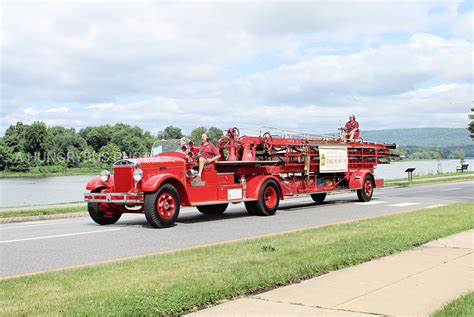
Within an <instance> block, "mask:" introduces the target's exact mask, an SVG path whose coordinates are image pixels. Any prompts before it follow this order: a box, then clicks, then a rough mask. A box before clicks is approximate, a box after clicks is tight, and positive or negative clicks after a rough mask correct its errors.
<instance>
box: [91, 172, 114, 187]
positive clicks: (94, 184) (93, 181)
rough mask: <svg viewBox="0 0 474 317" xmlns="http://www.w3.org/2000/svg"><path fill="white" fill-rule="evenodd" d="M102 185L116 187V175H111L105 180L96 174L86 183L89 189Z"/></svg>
mask: <svg viewBox="0 0 474 317" xmlns="http://www.w3.org/2000/svg"><path fill="white" fill-rule="evenodd" d="M100 187H108V188H113V187H114V176H113V175H110V177H109V180H108V181H107V182H103V181H101V180H100V176H95V177H94V178H92V179H91V180H90V181H89V182H88V183H87V185H86V189H87V190H94V189H97V188H100Z"/></svg>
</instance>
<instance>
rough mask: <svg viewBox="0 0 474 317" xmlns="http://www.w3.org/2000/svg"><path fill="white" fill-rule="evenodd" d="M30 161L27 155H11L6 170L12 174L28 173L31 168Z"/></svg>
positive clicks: (22, 153) (21, 153)
mask: <svg viewBox="0 0 474 317" xmlns="http://www.w3.org/2000/svg"><path fill="white" fill-rule="evenodd" d="M31 165H32V164H31V160H30V156H29V155H28V153H25V152H16V153H13V157H12V160H11V161H10V163H9V164H8V170H9V171H12V172H28V171H29V170H30V168H31Z"/></svg>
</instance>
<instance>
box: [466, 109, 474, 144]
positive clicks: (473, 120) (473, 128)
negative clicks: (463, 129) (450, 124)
mask: <svg viewBox="0 0 474 317" xmlns="http://www.w3.org/2000/svg"><path fill="white" fill-rule="evenodd" d="M472 104H473V105H474V101H473V102H472ZM469 119H470V122H469V126H468V127H467V129H468V130H469V132H470V133H471V140H474V106H472V107H471V113H470V114H469Z"/></svg>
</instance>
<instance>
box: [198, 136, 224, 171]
mask: <svg viewBox="0 0 474 317" xmlns="http://www.w3.org/2000/svg"><path fill="white" fill-rule="evenodd" d="M199 154H200V157H199V173H198V174H197V178H199V179H201V175H202V171H203V169H204V167H205V166H206V165H209V164H211V163H212V162H215V161H217V160H218V159H220V158H221V155H220V154H219V150H218V149H217V147H216V146H215V145H214V144H212V143H210V142H209V137H208V136H207V134H206V133H203V135H202V136H201V144H199Z"/></svg>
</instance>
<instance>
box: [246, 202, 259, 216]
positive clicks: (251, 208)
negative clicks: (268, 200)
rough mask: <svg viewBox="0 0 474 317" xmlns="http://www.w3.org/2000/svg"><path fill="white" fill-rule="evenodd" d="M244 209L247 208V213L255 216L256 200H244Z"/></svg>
mask: <svg viewBox="0 0 474 317" xmlns="http://www.w3.org/2000/svg"><path fill="white" fill-rule="evenodd" d="M245 209H247V212H248V213H249V215H253V216H256V215H257V214H258V213H257V202H256V201H246V202H245Z"/></svg>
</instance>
